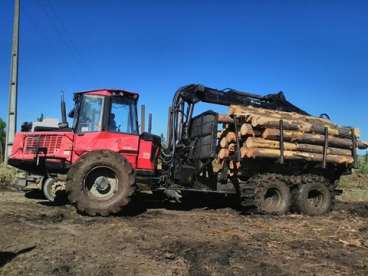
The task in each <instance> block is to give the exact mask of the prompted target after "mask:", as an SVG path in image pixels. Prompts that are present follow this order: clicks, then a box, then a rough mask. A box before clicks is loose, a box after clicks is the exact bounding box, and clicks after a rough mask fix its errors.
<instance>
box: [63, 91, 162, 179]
mask: <svg viewBox="0 0 368 276" xmlns="http://www.w3.org/2000/svg"><path fill="white" fill-rule="evenodd" d="M138 98H139V95H138V94H136V93H131V92H127V91H123V90H95V91H87V92H81V93H76V94H75V97H74V101H75V108H74V110H73V112H72V113H71V114H70V115H72V117H73V118H74V122H73V131H74V133H75V138H74V150H73V157H72V160H73V161H72V162H76V161H77V160H78V159H79V158H80V156H81V155H83V154H84V153H86V152H90V151H94V150H100V149H108V150H111V151H114V152H118V153H120V154H121V155H123V156H124V157H125V158H126V159H127V160H128V161H129V162H130V163H131V165H132V167H133V168H134V169H137V170H142V171H149V172H153V171H155V169H156V160H157V154H158V152H159V151H158V149H159V147H160V143H161V142H160V140H159V139H157V137H156V136H154V135H148V134H146V133H145V134H143V133H142V134H141V135H140V133H139V130H138V129H139V128H138V115H137V114H138V112H137V102H138Z"/></svg>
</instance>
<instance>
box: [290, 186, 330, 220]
mask: <svg viewBox="0 0 368 276" xmlns="http://www.w3.org/2000/svg"><path fill="white" fill-rule="evenodd" d="M296 204H297V207H298V210H299V211H300V212H301V213H302V214H305V215H309V216H320V215H323V214H326V213H328V212H330V211H331V209H332V206H333V195H332V194H331V191H330V190H329V188H328V187H327V186H326V185H325V183H323V182H314V183H307V184H305V185H302V186H301V187H300V189H299V191H298V194H297V199H296Z"/></svg>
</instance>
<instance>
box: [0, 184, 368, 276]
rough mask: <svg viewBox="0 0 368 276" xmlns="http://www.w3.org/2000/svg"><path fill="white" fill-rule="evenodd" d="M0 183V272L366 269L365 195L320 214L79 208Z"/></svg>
mask: <svg viewBox="0 0 368 276" xmlns="http://www.w3.org/2000/svg"><path fill="white" fill-rule="evenodd" d="M41 198H42V197H40V196H39V195H38V196H37V193H34V192H33V193H30V194H29V193H28V194H27V197H25V195H24V194H23V193H19V192H12V191H5V190H2V191H0V223H1V226H0V274H1V275H160V276H162V275H193V276H194V275H368V203H365V202H360V203H342V202H339V203H338V206H337V209H336V210H335V211H334V212H332V213H331V214H329V215H327V216H323V217H306V216H301V215H288V216H283V217H275V216H264V215H252V214H247V215H240V214H239V212H238V211H237V210H234V209H232V208H229V207H226V203H223V204H216V205H215V206H211V208H206V207H203V204H197V206H193V204H192V205H191V207H188V206H186V207H185V208H183V206H181V207H180V208H179V206H176V207H175V206H170V208H169V209H168V208H163V207H168V206H163V205H162V204H160V203H157V202H155V201H153V200H148V199H147V198H145V200H144V204H139V205H136V206H135V207H134V208H133V209H134V210H130V211H129V212H127V213H126V214H123V215H120V216H115V217H109V218H90V217H83V216H80V215H79V214H77V213H76V211H75V210H74V208H73V207H71V206H53V205H51V204H48V203H47V202H46V201H44V200H42V199H41Z"/></svg>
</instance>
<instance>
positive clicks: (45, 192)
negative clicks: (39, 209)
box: [42, 178, 56, 202]
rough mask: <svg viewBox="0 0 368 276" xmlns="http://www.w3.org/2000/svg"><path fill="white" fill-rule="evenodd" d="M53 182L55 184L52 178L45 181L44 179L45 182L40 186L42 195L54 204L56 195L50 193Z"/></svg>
mask: <svg viewBox="0 0 368 276" xmlns="http://www.w3.org/2000/svg"><path fill="white" fill-rule="evenodd" d="M55 182H56V180H55V179H53V178H47V179H45V181H44V182H43V184H42V192H43V195H44V196H45V198H46V199H47V200H48V201H50V202H54V201H55V197H56V195H55V193H53V191H52V186H53V185H54V183H55Z"/></svg>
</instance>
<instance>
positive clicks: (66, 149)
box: [9, 132, 74, 162]
mask: <svg viewBox="0 0 368 276" xmlns="http://www.w3.org/2000/svg"><path fill="white" fill-rule="evenodd" d="M73 140H74V134H73V133H72V132H19V133H17V134H16V136H15V140H14V145H13V149H12V153H11V155H10V157H9V158H10V159H17V160H33V159H35V157H36V152H35V150H36V148H39V153H38V156H39V157H43V158H49V159H55V160H65V161H67V162H71V161H72V153H73Z"/></svg>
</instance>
